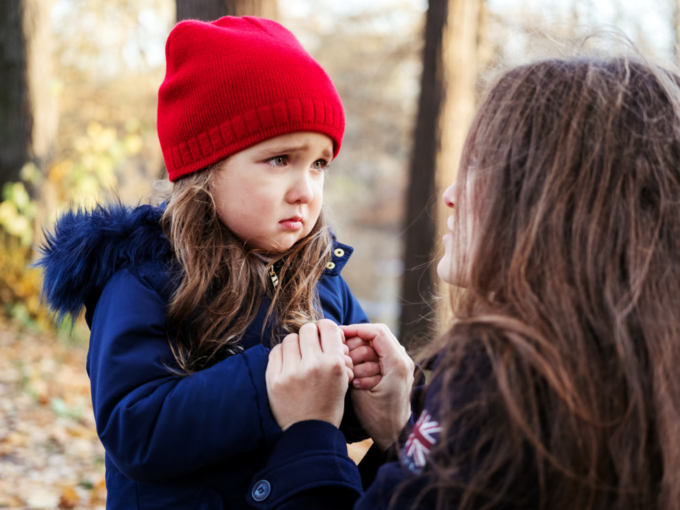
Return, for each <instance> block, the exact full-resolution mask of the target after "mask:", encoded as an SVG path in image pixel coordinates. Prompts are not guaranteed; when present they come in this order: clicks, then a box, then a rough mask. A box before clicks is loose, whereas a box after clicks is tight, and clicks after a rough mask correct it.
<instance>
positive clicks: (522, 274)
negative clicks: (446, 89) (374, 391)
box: [396, 57, 680, 510]
mask: <svg viewBox="0 0 680 510" xmlns="http://www.w3.org/2000/svg"><path fill="white" fill-rule="evenodd" d="M679 83H680V78H678V77H677V76H676V75H675V74H673V73H671V72H669V71H667V70H664V69H662V68H659V67H657V66H655V65H652V64H649V63H647V62H645V61H643V60H642V59H641V58H638V57H617V58H597V57H579V58H570V59H552V60H544V61H540V62H535V63H532V64H529V65H525V66H521V67H517V68H515V69H512V70H510V71H509V72H506V73H505V74H504V75H502V76H501V77H500V78H499V79H498V80H497V81H496V82H495V84H494V85H493V86H492V87H491V89H490V91H489V92H488V93H487V95H486V96H485V97H484V99H483V100H482V102H481V105H480V107H479V109H478V112H477V114H476V117H475V120H474V121H473V125H472V127H471V131H470V133H469V136H468V139H467V142H466V147H465V150H464V155H463V157H462V161H461V171H460V174H459V183H460V185H459V186H458V191H457V195H458V196H457V200H456V203H455V211H456V212H455V213H454V216H455V224H456V229H455V232H454V233H455V234H456V235H457V237H458V242H459V245H460V246H464V245H466V243H467V240H468V239H470V240H471V249H470V250H469V251H468V253H467V254H460V255H459V256H457V257H456V267H454V272H455V273H456V274H458V275H463V279H464V281H465V282H466V290H465V291H464V292H463V293H462V295H461V296H460V297H459V299H458V300H457V302H456V303H455V306H454V312H455V315H456V319H457V320H456V322H455V323H454V326H453V327H452V329H451V330H450V331H449V333H448V334H447V335H446V336H445V338H444V339H443V340H442V342H440V343H438V344H437V345H436V346H435V350H437V352H439V353H440V354H441V363H440V365H439V366H438V368H437V370H436V371H435V376H436V377H440V378H441V379H439V380H440V381H443V390H442V394H441V395H442V398H441V418H442V426H443V431H442V434H441V439H440V440H439V442H438V443H437V445H436V446H435V448H434V450H433V451H432V457H431V458H432V467H431V468H430V469H429V471H428V472H427V473H426V475H427V476H430V477H431V478H430V482H431V483H430V485H429V487H428V490H427V491H425V492H423V493H421V494H420V497H421V498H434V499H436V500H437V506H438V508H452V507H455V508H460V509H472V508H475V509H478V508H490V507H492V506H494V505H496V504H501V503H506V504H507V503H509V504H511V505H516V506H517V507H521V508H522V507H523V506H522V505H528V504H531V506H526V507H525V508H534V507H535V506H534V504H533V503H537V504H538V507H540V508H545V509H550V510H562V509H563V510H567V509H569V510H588V509H593V510H595V509H597V510H602V509H626V510H633V509H656V510H678V509H680V86H679V85H678V84H679ZM466 184H467V186H471V187H472V188H471V192H470V193H468V196H470V197H471V199H470V201H469V202H466V193H465V187H466ZM467 214H474V229H473V232H468V231H467V230H466V217H467ZM461 387H462V388H465V390H464V392H463V396H461V394H460V388H461ZM456 390H457V391H456ZM396 497H398V496H396Z"/></svg>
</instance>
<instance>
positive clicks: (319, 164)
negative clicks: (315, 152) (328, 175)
mask: <svg viewBox="0 0 680 510" xmlns="http://www.w3.org/2000/svg"><path fill="white" fill-rule="evenodd" d="M312 168H313V169H314V170H325V169H326V168H328V161H326V160H325V159H317V160H316V161H315V162H314V163H312Z"/></svg>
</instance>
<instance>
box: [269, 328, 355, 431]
mask: <svg viewBox="0 0 680 510" xmlns="http://www.w3.org/2000/svg"><path fill="white" fill-rule="evenodd" d="M345 352H346V346H344V344H343V336H342V331H340V328H338V326H337V325H336V324H335V323H334V322H333V321H330V320H325V319H324V320H320V321H319V322H317V323H316V324H314V323H309V324H305V325H304V326H302V327H301V328H300V334H299V335H295V334H291V335H288V336H287V337H286V338H284V339H283V342H281V343H280V344H279V345H277V346H275V347H274V348H273V349H272V351H271V352H270V353H269V364H268V365H267V373H266V381H267V395H268V397H269V406H270V407H271V410H272V414H273V415H274V419H275V420H276V422H277V423H278V424H279V426H280V427H281V429H282V430H286V429H287V428H288V427H290V426H291V425H292V424H294V423H297V422H299V421H305V420H322V421H327V422H329V423H332V424H333V425H335V426H336V427H338V426H339V425H340V421H341V420H342V415H343V411H344V404H345V393H347V387H348V385H349V381H350V380H351V379H352V377H353V374H352V368H351V366H348V363H350V364H351V360H350V359H349V357H348V356H347V355H346V354H345Z"/></svg>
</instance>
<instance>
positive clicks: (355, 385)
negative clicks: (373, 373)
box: [352, 379, 360, 388]
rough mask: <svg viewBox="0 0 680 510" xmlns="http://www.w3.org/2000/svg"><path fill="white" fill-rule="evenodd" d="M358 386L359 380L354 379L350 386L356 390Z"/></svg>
mask: <svg viewBox="0 0 680 510" xmlns="http://www.w3.org/2000/svg"><path fill="white" fill-rule="evenodd" d="M359 385H360V383H359V380H358V379H354V380H353V381H352V386H354V387H355V388H358V387H359Z"/></svg>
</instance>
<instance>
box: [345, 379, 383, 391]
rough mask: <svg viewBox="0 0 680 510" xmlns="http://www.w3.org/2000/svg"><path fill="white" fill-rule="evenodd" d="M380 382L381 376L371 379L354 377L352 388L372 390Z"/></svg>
mask: <svg viewBox="0 0 680 510" xmlns="http://www.w3.org/2000/svg"><path fill="white" fill-rule="evenodd" d="M381 380H382V375H374V376H373V377H355V378H354V380H353V381H352V386H353V387H354V388H356V389H357V390H372V389H373V388H375V387H376V386H377V385H378V383H379V382H380V381H381Z"/></svg>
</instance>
